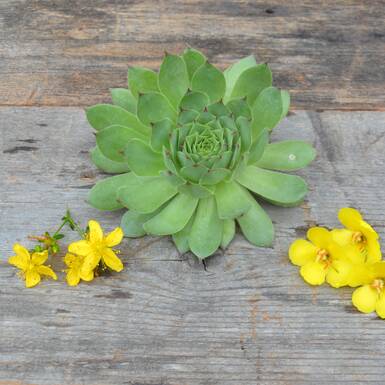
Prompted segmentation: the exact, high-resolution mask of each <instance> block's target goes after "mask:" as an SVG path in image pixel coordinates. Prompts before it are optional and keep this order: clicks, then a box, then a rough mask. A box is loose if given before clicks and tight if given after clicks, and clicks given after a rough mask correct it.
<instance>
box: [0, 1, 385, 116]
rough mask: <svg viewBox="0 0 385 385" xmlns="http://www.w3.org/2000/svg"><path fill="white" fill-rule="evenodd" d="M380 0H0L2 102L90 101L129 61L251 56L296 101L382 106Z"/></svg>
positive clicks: (383, 8)
mask: <svg viewBox="0 0 385 385" xmlns="http://www.w3.org/2000/svg"><path fill="white" fill-rule="evenodd" d="M384 19H385V1H384V0H370V1H362V0H361V1H353V0H339V1H332V0H320V1H313V0H295V1H282V0H269V1H264V0H221V1H218V0H162V1H157V0H113V1H112V0H93V1H85V0H54V1H53V0H51V1H50V0H1V1H0V56H1V62H0V77H1V82H0V105H2V106H5V105H8V106H14V105H18V106H36V105H40V106H47V105H50V106H79V105H83V106H89V105H91V104H95V103H98V102H104V101H107V100H109V95H108V93H109V92H108V89H109V88H110V87H126V85H127V82H126V74H127V67H128V66H129V65H130V66H138V65H141V66H146V67H151V68H153V69H158V68H159V65H160V62H161V59H162V56H163V53H164V51H165V50H167V51H169V52H172V53H178V52H181V51H182V50H183V49H184V48H185V47H186V46H187V45H191V46H193V47H195V48H198V49H200V50H203V52H204V53H205V54H207V56H208V58H209V59H210V61H212V62H213V63H215V64H216V65H219V66H220V67H221V68H224V67H226V66H227V65H229V64H230V63H233V62H234V61H235V60H238V59H239V58H241V57H243V56H248V55H251V54H254V55H256V57H257V59H258V61H260V62H268V63H269V64H270V65H271V68H272V69H273V74H274V82H275V84H276V85H277V86H278V87H282V88H287V89H289V90H290V92H291V95H292V102H293V103H292V105H293V106H294V107H295V108H297V109H315V110H317V109H336V110H339V109H347V110H350V109H358V110H380V109H382V110H383V109H384V105H385V100H384V86H385V79H384V76H383V74H384V71H385V23H384Z"/></svg>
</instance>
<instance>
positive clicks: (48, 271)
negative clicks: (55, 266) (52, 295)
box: [36, 266, 57, 281]
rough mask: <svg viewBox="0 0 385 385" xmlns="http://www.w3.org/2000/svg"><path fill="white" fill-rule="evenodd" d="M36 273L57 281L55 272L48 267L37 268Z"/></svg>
mask: <svg viewBox="0 0 385 385" xmlns="http://www.w3.org/2000/svg"><path fill="white" fill-rule="evenodd" d="M36 271H37V272H38V273H39V274H41V275H46V276H47V277H50V278H52V279H54V280H55V281H56V280H57V275H56V274H55V272H54V271H53V270H52V269H51V268H50V267H48V266H37V267H36Z"/></svg>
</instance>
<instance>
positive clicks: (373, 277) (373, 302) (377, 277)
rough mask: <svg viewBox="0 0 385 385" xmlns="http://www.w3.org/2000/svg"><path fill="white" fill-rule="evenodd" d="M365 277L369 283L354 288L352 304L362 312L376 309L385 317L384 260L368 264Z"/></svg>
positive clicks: (380, 315)
mask: <svg viewBox="0 0 385 385" xmlns="http://www.w3.org/2000/svg"><path fill="white" fill-rule="evenodd" d="M365 278H366V279H367V280H368V281H369V282H370V283H367V284H366V285H363V286H361V287H359V288H358V289H356V290H354V292H353V295H352V302H353V305H354V306H355V307H356V308H357V309H358V310H359V311H360V312H362V313H372V312H374V311H376V312H377V314H378V316H379V317H381V318H385V262H384V261H383V262H378V263H375V264H373V265H371V266H369V267H368V268H367V274H366V277H365Z"/></svg>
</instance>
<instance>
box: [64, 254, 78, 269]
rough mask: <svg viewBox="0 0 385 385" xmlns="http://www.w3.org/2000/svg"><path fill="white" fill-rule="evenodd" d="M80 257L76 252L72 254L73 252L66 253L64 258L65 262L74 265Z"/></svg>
mask: <svg viewBox="0 0 385 385" xmlns="http://www.w3.org/2000/svg"><path fill="white" fill-rule="evenodd" d="M78 258H79V257H77V256H76V255H74V254H71V253H67V254H66V255H65V257H64V258H63V260H64V263H65V264H66V265H67V266H72V265H73V264H74V263H75V262H76V260H77V259H78Z"/></svg>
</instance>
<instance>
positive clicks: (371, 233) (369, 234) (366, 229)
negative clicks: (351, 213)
mask: <svg viewBox="0 0 385 385" xmlns="http://www.w3.org/2000/svg"><path fill="white" fill-rule="evenodd" d="M359 230H360V231H361V233H362V234H364V236H365V238H373V239H378V238H379V236H378V234H377V233H376V231H375V230H374V229H373V227H372V226H370V225H369V223H367V222H365V221H364V220H362V221H361V222H360V228H359Z"/></svg>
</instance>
